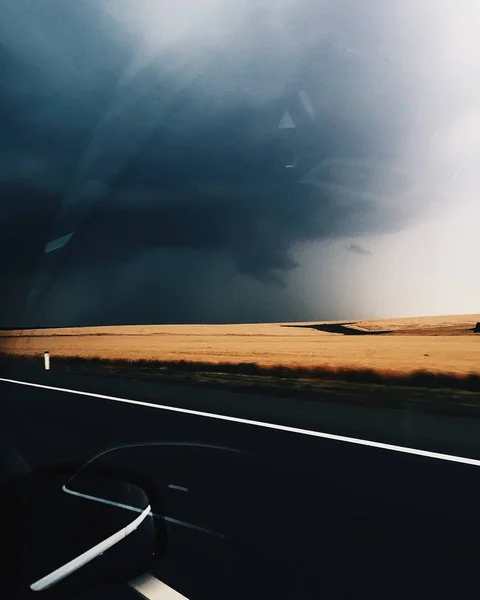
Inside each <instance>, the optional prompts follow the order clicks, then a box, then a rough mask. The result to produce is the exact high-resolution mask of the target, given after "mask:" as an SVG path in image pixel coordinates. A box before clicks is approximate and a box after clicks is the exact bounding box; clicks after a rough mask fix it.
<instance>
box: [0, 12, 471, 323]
mask: <svg viewBox="0 0 480 600" xmlns="http://www.w3.org/2000/svg"><path fill="white" fill-rule="evenodd" d="M0 23H1V35H0V82H1V86H2V89H1V93H0V131H1V135H0V157H1V162H0V193H1V197H0V202H1V212H0V227H1V241H0V250H1V258H0V277H1V281H2V298H1V300H0V326H4V327H5V326H26V325H38V326H40V325H48V326H50V325H53V326H54V325H59V326H60V325H86V324H101V323H182V322H245V321H247V322H248V321H250V322H251V321H282V320H287V321H288V320H311V319H344V318H345V319H352V318H369V317H370V318H375V317H384V316H408V315H420V314H451V313H469V312H478V311H479V302H480V278H478V276H477V275H476V273H477V268H478V267H477V265H476V264H475V261H476V259H477V257H478V256H480V237H479V235H478V227H479V216H480V209H479V200H478V189H479V183H480V170H479V168H478V164H477V163H478V161H479V157H480V77H479V75H478V66H477V60H478V58H477V57H478V56H479V51H480V7H479V6H478V3H477V2H476V0H451V1H450V0H402V1H393V0H384V1H382V2H378V0H365V1H364V2H357V1H355V0H277V1H276V2H272V1H269V0H249V2H239V1H233V0H232V2H227V3H226V2H223V1H221V0H190V1H189V2H187V3H186V5H185V4H182V5H181V6H180V5H179V3H178V2H173V1H167V0H158V1H154V0H135V1H134V0H80V1H78V2H75V3H71V2H64V1H63V0H3V1H2V3H1V4H0ZM65 236H66V237H65Z"/></svg>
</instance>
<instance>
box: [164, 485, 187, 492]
mask: <svg viewBox="0 0 480 600" xmlns="http://www.w3.org/2000/svg"><path fill="white" fill-rule="evenodd" d="M168 487H169V488H170V489H171V490H178V491H179V492H188V488H186V487H183V485H175V484H174V483H169V484H168Z"/></svg>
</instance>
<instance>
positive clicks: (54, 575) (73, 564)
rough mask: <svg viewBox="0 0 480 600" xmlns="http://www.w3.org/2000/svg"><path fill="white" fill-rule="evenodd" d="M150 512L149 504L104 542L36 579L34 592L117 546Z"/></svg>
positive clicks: (32, 587) (31, 587) (45, 587)
mask: <svg viewBox="0 0 480 600" xmlns="http://www.w3.org/2000/svg"><path fill="white" fill-rule="evenodd" d="M150 512H151V508H150V505H148V506H147V508H146V509H145V510H144V511H143V512H142V513H141V514H140V515H139V516H138V517H137V518H136V519H134V520H133V521H132V522H131V523H129V524H128V525H127V526H126V527H123V528H122V529H120V531H117V532H116V533H114V534H113V535H111V536H109V537H108V538H106V539H104V540H103V541H102V542H100V543H99V544H96V545H95V546H93V548H90V549H89V550H87V551H86V552H83V553H82V554H80V555H79V556H77V557H76V558H74V559H73V560H70V561H69V562H67V563H65V564H64V565H62V566H61V567H58V569H55V571H52V572H51V573H49V574H48V575H45V577H42V578H41V579H39V580H38V581H35V582H34V583H32V584H31V585H30V589H31V590H32V591H34V592H40V591H42V590H46V589H48V588H49V587H51V586H52V585H55V584H56V583H58V582H59V581H61V580H62V579H65V577H67V576H68V575H70V574H71V573H74V572H75V571H78V569H80V568H81V567H83V566H84V565H86V564H87V563H89V562H90V561H92V560H93V559H94V558H96V557H97V556H100V555H101V554H103V553H104V552H105V551H106V550H108V549H109V548H111V547H112V546H115V544H118V542H121V541H122V540H123V539H125V538H126V537H127V535H130V534H131V533H132V532H133V531H135V530H136V529H138V528H139V527H140V525H141V523H142V522H143V521H145V519H146V518H147V517H148V515H149V514H150Z"/></svg>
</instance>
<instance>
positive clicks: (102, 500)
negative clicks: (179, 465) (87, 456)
mask: <svg viewBox="0 0 480 600" xmlns="http://www.w3.org/2000/svg"><path fill="white" fill-rule="evenodd" d="M62 490H63V491H64V492H66V493H67V494H71V495H72V496H78V498H85V499H86V500H93V501H94V502H100V504H108V505H109V506H116V507H118V508H124V509H125V510H130V511H132V512H136V513H141V512H142V510H143V509H141V508H136V507H135V506H130V505H129V504H122V503H121V502H113V500H106V499H105V498H98V497H97V496H90V495H89V494H83V493H81V492H75V491H74V490H69V489H68V488H67V487H66V485H64V486H62ZM150 515H151V516H152V517H153V518H154V519H160V520H161V521H166V522H167V523H172V524H173V525H179V526H180V527H186V528H187V529H194V530H195V531H201V532H202V533H208V534H209V535H214V536H216V537H219V538H221V539H223V540H224V539H226V536H225V535H223V533H218V532H217V531H212V530H211V529H207V528H206V527H201V526H200V525H194V524H193V523H189V522H188V521H180V519H174V518H173V517H167V516H166V515H159V514H157V513H154V512H152V511H150Z"/></svg>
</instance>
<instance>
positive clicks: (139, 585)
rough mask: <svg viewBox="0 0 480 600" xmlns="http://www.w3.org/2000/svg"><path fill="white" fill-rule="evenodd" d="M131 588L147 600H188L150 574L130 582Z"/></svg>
mask: <svg viewBox="0 0 480 600" xmlns="http://www.w3.org/2000/svg"><path fill="white" fill-rule="evenodd" d="M129 585H130V587H131V588H133V589H134V590H135V591H136V592H137V593H138V594H140V596H142V597H143V598H146V599H147V600H188V598H187V597H186V596H183V595H182V594H180V593H179V592H177V591H176V590H174V589H173V588H171V587H169V586H168V585H167V584H166V583H163V581H160V579H157V578H156V577H154V576H153V575H151V574H150V573H145V575H141V576H140V577H137V579H134V580H132V581H130V583H129Z"/></svg>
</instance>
